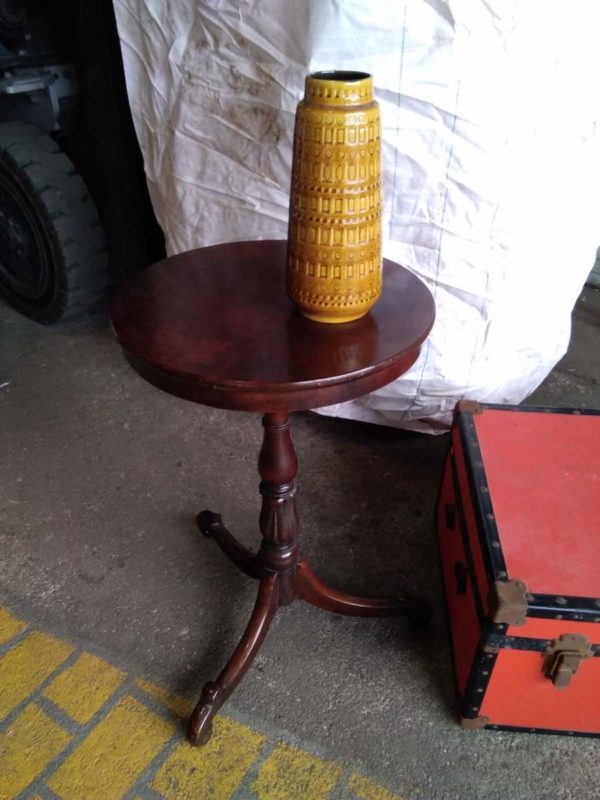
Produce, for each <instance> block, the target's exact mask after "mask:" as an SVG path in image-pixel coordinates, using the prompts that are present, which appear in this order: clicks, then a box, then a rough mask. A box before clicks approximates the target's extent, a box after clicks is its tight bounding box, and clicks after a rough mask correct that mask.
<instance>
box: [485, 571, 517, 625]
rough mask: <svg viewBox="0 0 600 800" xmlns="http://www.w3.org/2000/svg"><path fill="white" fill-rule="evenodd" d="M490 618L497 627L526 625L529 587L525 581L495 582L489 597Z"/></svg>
mask: <svg viewBox="0 0 600 800" xmlns="http://www.w3.org/2000/svg"><path fill="white" fill-rule="evenodd" d="M488 607H489V617H490V620H491V621H492V622H494V623H495V624H496V625H498V624H501V623H505V624H507V625H525V618H526V615H527V587H526V586H525V584H524V583H523V581H517V580H510V581H494V583H492V585H491V586H490V592H489V595H488Z"/></svg>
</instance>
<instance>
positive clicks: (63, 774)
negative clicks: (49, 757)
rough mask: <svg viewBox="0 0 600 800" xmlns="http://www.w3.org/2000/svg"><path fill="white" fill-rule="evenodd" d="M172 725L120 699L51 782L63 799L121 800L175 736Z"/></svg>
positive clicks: (139, 704)
mask: <svg viewBox="0 0 600 800" xmlns="http://www.w3.org/2000/svg"><path fill="white" fill-rule="evenodd" d="M173 732H174V725H173V724H172V723H171V722H167V721H166V720H164V719H163V718H162V717H159V716H158V714H155V713H153V712H152V711H150V710H149V709H147V708H146V707H145V706H143V705H142V704H141V703H138V701H137V700H134V698H133V697H130V696H126V697H124V698H122V699H121V700H120V701H119V702H118V703H117V705H116V706H115V707H114V708H113V709H112V711H110V712H109V713H108V714H107V715H106V717H104V719H102V720H101V721H100V722H99V723H98V725H96V727H95V728H94V729H93V730H92V731H91V733H90V734H89V735H88V736H87V737H86V738H85V739H84V740H83V742H82V743H81V744H80V745H79V747H78V748H77V749H76V750H75V751H74V752H73V753H71V755H70V756H68V758H67V759H66V760H65V761H64V762H63V763H62V765H61V766H60V767H59V768H58V770H57V771H56V772H55V773H54V775H52V777H51V778H50V779H49V780H48V786H49V787H50V789H52V791H53V792H55V793H56V794H57V795H58V796H59V797H61V798H62V800H109V798H110V800H120V798H122V797H123V796H124V795H125V794H126V793H127V792H128V791H129V789H130V788H131V787H132V786H133V785H134V783H135V782H136V781H137V779H138V778H139V776H140V775H141V773H142V772H143V771H144V770H145V769H146V767H147V766H148V765H149V764H150V762H151V761H152V759H153V758H154V757H155V756H156V755H157V753H158V752H159V750H160V749H161V747H162V746H163V745H164V744H166V742H167V741H168V740H169V739H170V738H171V736H172V734H173Z"/></svg>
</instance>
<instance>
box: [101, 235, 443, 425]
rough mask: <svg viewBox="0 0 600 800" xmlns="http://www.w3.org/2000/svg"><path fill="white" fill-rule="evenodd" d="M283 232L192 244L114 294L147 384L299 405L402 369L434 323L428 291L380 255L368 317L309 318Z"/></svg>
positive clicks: (321, 402) (123, 340) (254, 402)
mask: <svg viewBox="0 0 600 800" xmlns="http://www.w3.org/2000/svg"><path fill="white" fill-rule="evenodd" d="M285 262H286V242H285V241H259V242H234V243H231V244H223V245H215V246H214V247H206V248H202V249H199V250H191V251H189V252H187V253H181V254H179V255H177V256H172V257H170V258H167V259H165V260H164V261H161V262H159V263H158V264H154V265H153V266H151V267H148V268H147V269H146V270H144V271H143V272H141V273H140V274H139V275H137V276H136V277H135V278H134V279H133V280H131V281H129V282H128V283H126V284H125V285H124V286H123V287H122V288H121V289H120V290H119V291H118V293H117V296H116V299H115V301H114V303H113V305H112V308H111V321H112V326H113V329H114V332H115V334H116V336H117V339H118V340H119V343H120V344H121V346H122V348H123V350H124V352H125V356H126V358H127V360H128V361H129V363H130V364H131V366H132V367H133V368H134V369H135V370H136V371H137V372H138V373H139V374H140V375H141V376H142V377H143V378H145V379H146V380H147V381H149V382H150V383H152V384H153V385H155V386H158V387H159V388H160V389H163V390H165V391H167V392H169V393H171V394H174V395H177V396H178V397H184V398H186V399H188V400H193V401H195V402H197V403H203V404H205V405H210V406H217V407H219V408H233V409H240V410H244V411H257V412H261V413H264V412H271V411H298V410H301V409H309V408H318V407H321V406H325V405H332V404H333V403H338V402H342V401H345V400H351V399H353V398H355V397H359V396H360V395H363V394H366V393H367V392H371V391H373V390H375V389H379V388H380V387H382V386H385V385H386V384H387V383H390V382H391V381H393V380H394V379H395V378H397V377H399V376H400V375H402V374H403V373H404V372H406V370H407V369H408V368H409V367H410V366H411V365H412V364H413V363H414V361H415V360H416V358H417V356H418V354H419V350H420V345H421V343H422V342H423V340H424V339H425V338H426V336H427V334H428V333H429V331H430V330H431V327H432V325H433V320H434V316H435V307H434V302H433V298H432V296H431V293H430V292H429V290H428V289H427V287H426V286H425V284H423V283H422V282H421V281H420V280H419V279H418V278H417V277H416V276H415V275H414V274H413V273H412V272H410V271H409V270H407V269H405V268H404V267H401V266H399V265H398V264H394V263H393V262H391V261H387V260H384V267H383V269H384V273H383V275H384V282H383V293H382V295H381V297H380V299H379V300H378V301H377V303H376V304H375V305H374V306H373V308H372V309H371V311H370V312H369V314H368V315H367V316H366V317H363V318H362V319H360V320H356V321H355V322H348V323H344V324H338V325H330V324H325V323H317V322H311V321H310V320H308V319H306V318H304V317H303V316H302V315H301V314H300V313H299V312H298V311H297V310H296V309H295V307H294V306H293V304H292V302H291V301H290V300H289V299H288V297H287V294H286V291H285Z"/></svg>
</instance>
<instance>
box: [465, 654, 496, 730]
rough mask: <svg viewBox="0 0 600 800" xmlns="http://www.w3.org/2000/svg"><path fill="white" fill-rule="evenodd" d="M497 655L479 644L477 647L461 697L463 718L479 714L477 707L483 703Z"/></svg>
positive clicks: (471, 717)
mask: <svg viewBox="0 0 600 800" xmlns="http://www.w3.org/2000/svg"><path fill="white" fill-rule="evenodd" d="M497 657H498V653H497V652H486V651H485V650H484V649H483V647H482V646H481V645H479V646H478V647H477V651H476V653H475V658H474V659H473V663H472V664H471V672H470V673H469V680H468V681H467V685H466V688H465V693H464V695H463V696H462V698H461V714H462V716H463V717H464V718H465V719H476V718H477V717H478V716H479V709H480V708H481V704H482V703H483V698H484V697H485V693H486V690H487V687H488V684H489V682H490V678H491V677H492V672H493V671H494V667H495V665H496V658H497Z"/></svg>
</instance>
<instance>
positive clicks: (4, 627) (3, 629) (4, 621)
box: [0, 607, 27, 644]
mask: <svg viewBox="0 0 600 800" xmlns="http://www.w3.org/2000/svg"><path fill="white" fill-rule="evenodd" d="M26 627H27V625H26V624H25V623H24V622H21V620H20V619H17V618H16V617H13V615H12V614H11V613H10V611H7V610H6V609H5V608H2V607H0V644H4V643H5V642H8V641H10V639H12V638H13V636H16V635H17V633H21V631H22V630H24V629H25V628H26Z"/></svg>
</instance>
